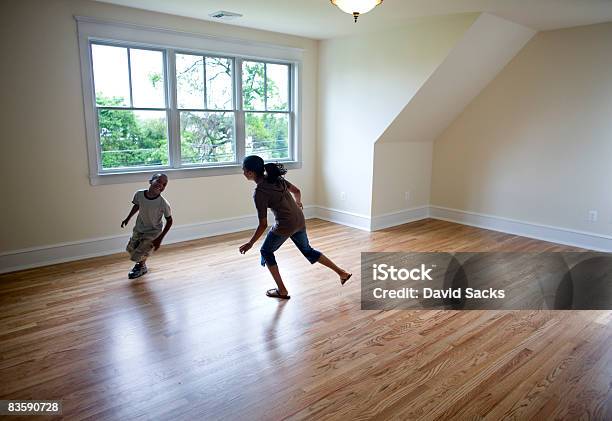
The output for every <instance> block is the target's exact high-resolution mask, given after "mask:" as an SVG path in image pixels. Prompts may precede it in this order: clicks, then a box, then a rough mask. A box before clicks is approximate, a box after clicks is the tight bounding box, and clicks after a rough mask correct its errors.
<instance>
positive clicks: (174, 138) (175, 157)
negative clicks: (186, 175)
mask: <svg viewBox="0 0 612 421" xmlns="http://www.w3.org/2000/svg"><path fill="white" fill-rule="evenodd" d="M166 73H167V75H168V78H167V79H166V81H167V82H166V83H167V98H168V103H167V113H166V114H167V115H168V131H169V136H168V142H169V148H168V149H169V150H168V152H169V155H170V157H169V159H170V166H171V167H172V168H179V167H180V166H181V128H180V115H179V112H178V106H177V94H176V85H177V81H176V54H175V52H174V50H172V49H168V50H166Z"/></svg>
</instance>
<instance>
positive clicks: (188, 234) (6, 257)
mask: <svg viewBox="0 0 612 421" xmlns="http://www.w3.org/2000/svg"><path fill="white" fill-rule="evenodd" d="M315 215H316V207H315V206H306V207H304V216H305V217H306V218H307V219H310V218H314V217H315ZM268 219H269V222H270V223H272V222H273V221H274V219H273V218H272V216H271V215H268ZM258 222H259V221H258V220H257V215H248V216H240V217H234V218H226V219H219V220H213V221H208V222H202V223H197V224H187V225H175V226H173V227H172V229H171V230H170V231H169V232H168V235H167V236H166V238H165V239H164V243H165V244H172V243H179V242H182V241H189V240H196V239H198V238H205V237H212V236H215V235H222V234H229V233H233V232H239V231H245V230H254V229H255V227H257V224H258ZM130 234H131V232H130V231H128V232H126V234H123V235H116V236H111V237H101V238H92V239H89V240H82V241H73V242H68V243H60V244H54V245H50V246H42V247H32V248H27V249H21V250H15V251H10V252H7V253H1V254H0V273H7V272H14V271H17V270H24V269H31V268H35V267H40V266H47V265H53V264H56V263H64V262H70V261H74V260H81V259H87V258H89V257H98V256H105V255H109V254H113V253H121V252H123V251H125V245H126V244H127V242H128V239H129V238H130Z"/></svg>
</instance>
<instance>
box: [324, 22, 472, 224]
mask: <svg viewBox="0 0 612 421" xmlns="http://www.w3.org/2000/svg"><path fill="white" fill-rule="evenodd" d="M476 17H477V16H476V15H471V14H470V15H454V16H446V17H437V18H431V19H427V20H423V21H419V22H413V23H411V24H407V25H405V26H403V27H402V28H395V29H389V30H387V31H384V32H379V33H373V34H368V35H360V36H352V37H346V38H338V39H333V40H327V41H322V42H321V44H320V46H319V110H318V111H319V114H318V133H319V136H318V139H317V157H318V160H317V166H318V169H317V179H316V184H317V202H318V204H320V205H322V206H324V207H329V208H333V209H339V210H342V211H345V212H352V213H357V214H360V215H365V216H367V217H369V216H370V215H371V211H372V183H373V177H372V174H373V161H374V143H375V142H376V140H377V139H378V138H379V137H380V135H381V134H382V133H383V131H384V130H385V129H386V128H387V126H389V124H390V123H391V122H392V121H393V120H394V119H395V117H396V116H397V115H398V114H399V112H400V111H401V110H402V109H403V108H404V106H405V105H406V104H407V103H408V101H410V99H411V98H412V96H413V95H414V94H415V93H416V92H417V90H418V89H419V88H420V87H421V85H422V84H423V83H424V82H425V80H427V78H428V77H429V75H430V74H431V73H432V72H433V71H434V70H435V69H436V67H437V66H438V65H439V64H440V63H441V62H442V60H443V59H444V57H446V55H447V54H448V52H449V51H450V49H451V48H452V47H453V45H454V44H455V43H456V42H457V40H458V39H459V38H460V37H461V36H462V35H463V33H464V32H465V31H466V30H467V29H468V28H469V27H470V25H471V24H472V23H473V22H474V20H475V19H476ZM341 192H345V193H346V199H345V200H342V199H341Z"/></svg>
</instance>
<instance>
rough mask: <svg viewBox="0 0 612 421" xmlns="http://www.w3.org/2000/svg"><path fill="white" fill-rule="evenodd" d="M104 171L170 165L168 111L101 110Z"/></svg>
mask: <svg viewBox="0 0 612 421" xmlns="http://www.w3.org/2000/svg"><path fill="white" fill-rule="evenodd" d="M98 121H99V128H100V149H101V153H102V168H103V169H111V168H126V167H128V168H129V167H141V166H155V165H167V164H168V129H167V122H166V112H165V111H132V110H107V109H99V110H98Z"/></svg>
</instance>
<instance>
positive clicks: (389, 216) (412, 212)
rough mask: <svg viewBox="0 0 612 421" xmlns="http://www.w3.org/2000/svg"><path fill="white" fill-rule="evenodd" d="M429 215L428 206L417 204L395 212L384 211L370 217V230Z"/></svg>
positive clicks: (417, 219) (420, 218)
mask: <svg viewBox="0 0 612 421" xmlns="http://www.w3.org/2000/svg"><path fill="white" fill-rule="evenodd" d="M427 217H429V206H419V207H416V208H411V209H404V210H401V211H397V212H390V213H385V214H382V215H376V216H373V217H372V221H371V224H370V227H371V230H372V231H377V230H380V229H383V228H390V227H395V226H397V225H402V224H407V223H409V222H415V221H420V220H422V219H425V218H427Z"/></svg>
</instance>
